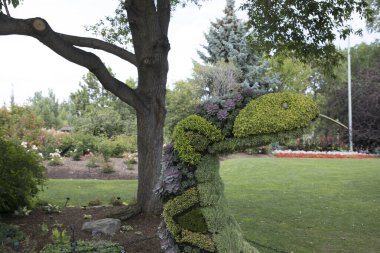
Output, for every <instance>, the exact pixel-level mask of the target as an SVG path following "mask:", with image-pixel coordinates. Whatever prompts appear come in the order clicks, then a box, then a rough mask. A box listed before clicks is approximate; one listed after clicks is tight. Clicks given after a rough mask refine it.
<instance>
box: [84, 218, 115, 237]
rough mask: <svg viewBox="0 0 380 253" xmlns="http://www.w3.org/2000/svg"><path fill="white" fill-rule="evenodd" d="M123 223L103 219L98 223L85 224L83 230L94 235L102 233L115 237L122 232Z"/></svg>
mask: <svg viewBox="0 0 380 253" xmlns="http://www.w3.org/2000/svg"><path fill="white" fill-rule="evenodd" d="M120 226H121V221H120V220H118V219H111V218H107V219H101V220H96V221H89V222H85V223H84V224H83V226H82V230H84V231H88V232H91V233H93V232H94V231H96V232H101V233H103V234H106V235H114V234H115V233H116V232H118V231H119V230H120Z"/></svg>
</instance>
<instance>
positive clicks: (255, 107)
mask: <svg viewBox="0 0 380 253" xmlns="http://www.w3.org/2000/svg"><path fill="white" fill-rule="evenodd" d="M318 114H319V109H318V108H317V106H316V104H315V103H314V102H313V101H312V100H311V99H310V98H307V97H305V96H302V95H300V94H294V93H289V92H283V93H274V94H267V95H264V96H261V97H259V98H257V99H255V100H253V101H252V102H251V103H249V104H248V105H247V106H246V107H245V108H244V109H242V110H241V111H240V113H239V115H238V116H237V117H236V120H235V125H234V129H233V133H234V136H236V137H247V136H250V135H258V134H268V133H277V132H283V131H289V130H293V129H297V128H303V127H306V126H307V125H308V124H309V122H310V121H311V120H313V119H315V118H316V117H317V116H318Z"/></svg>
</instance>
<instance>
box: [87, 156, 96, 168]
mask: <svg viewBox="0 0 380 253" xmlns="http://www.w3.org/2000/svg"><path fill="white" fill-rule="evenodd" d="M97 162H98V158H97V157H96V156H90V158H88V160H87V163H86V166H87V167H88V168H89V169H90V168H96V167H99V165H98V164H97Z"/></svg>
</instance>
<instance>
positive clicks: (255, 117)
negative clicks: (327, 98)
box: [156, 91, 319, 253]
mask: <svg viewBox="0 0 380 253" xmlns="http://www.w3.org/2000/svg"><path fill="white" fill-rule="evenodd" d="M202 106H203V107H202ZM202 106H201V107H200V108H198V115H191V116H189V117H187V118H185V119H183V120H182V121H180V122H179V123H178V124H177V126H176V127H175V129H174V144H173V145H169V146H167V147H165V149H164V159H163V163H162V165H163V168H162V175H161V178H160V182H159V184H158V185H157V187H156V193H157V194H160V196H161V197H162V198H163V200H164V211H163V215H162V216H163V222H162V224H161V226H160V228H159V235H160V238H161V244H162V248H163V249H164V250H165V252H219V253H227V252H237V253H238V252H242V253H252V252H257V250H256V249H255V248H254V247H252V246H251V245H249V244H248V243H247V242H246V241H245V240H244V238H243V235H242V231H241V229H240V226H239V225H238V223H237V222H236V220H235V218H234V217H233V216H232V215H231V214H230V212H229V210H228V205H227V201H226V199H225V197H224V186H223V182H222V179H221V177H220V175H219V157H218V156H219V154H223V153H229V152H233V151H236V150H241V149H245V148H249V147H257V146H259V145H265V144H269V143H271V142H272V141H275V140H281V139H285V138H287V137H289V136H292V135H294V134H299V133H301V132H302V131H303V129H304V128H305V127H307V126H308V125H309V122H310V121H312V120H313V119H315V118H316V117H317V115H318V113H319V111H318V108H317V106H316V105H315V103H314V102H313V101H312V100H311V99H309V98H307V97H305V96H302V95H300V94H292V93H287V92H284V93H276V94H267V95H263V96H258V95H257V94H256V93H254V92H252V91H243V92H242V93H240V94H235V95H232V96H229V97H225V98H221V99H220V100H215V101H208V102H206V103H205V104H204V105H202ZM220 112H222V113H220Z"/></svg>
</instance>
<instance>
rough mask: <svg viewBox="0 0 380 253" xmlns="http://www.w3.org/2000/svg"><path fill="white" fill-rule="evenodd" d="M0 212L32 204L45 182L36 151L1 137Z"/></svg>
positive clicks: (42, 168)
mask: <svg viewBox="0 0 380 253" xmlns="http://www.w3.org/2000/svg"><path fill="white" fill-rule="evenodd" d="M0 153H1V157H0V212H11V211H14V210H16V209H17V208H19V207H23V206H30V204H31V199H32V197H33V196H35V195H36V194H37V193H38V191H39V188H38V186H40V185H42V184H43V182H44V179H45V178H44V175H43V171H44V167H43V166H42V164H41V161H40V158H39V157H38V155H37V154H36V153H34V152H32V151H31V152H28V150H26V149H25V148H23V147H21V146H19V145H16V144H14V143H12V142H10V141H6V140H3V139H0Z"/></svg>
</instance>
